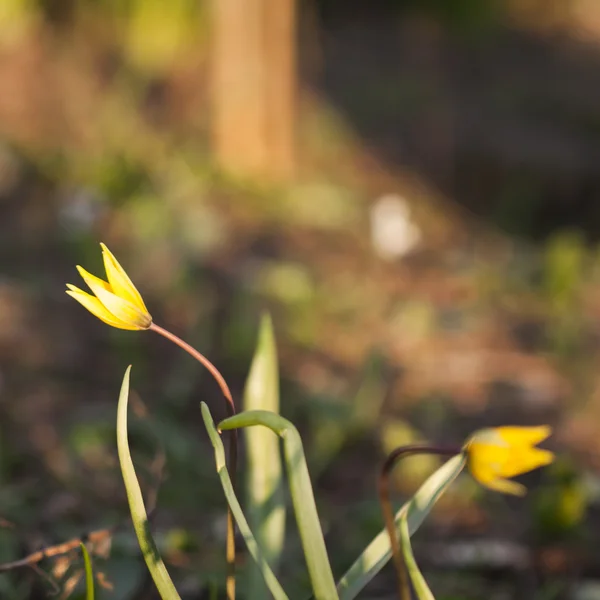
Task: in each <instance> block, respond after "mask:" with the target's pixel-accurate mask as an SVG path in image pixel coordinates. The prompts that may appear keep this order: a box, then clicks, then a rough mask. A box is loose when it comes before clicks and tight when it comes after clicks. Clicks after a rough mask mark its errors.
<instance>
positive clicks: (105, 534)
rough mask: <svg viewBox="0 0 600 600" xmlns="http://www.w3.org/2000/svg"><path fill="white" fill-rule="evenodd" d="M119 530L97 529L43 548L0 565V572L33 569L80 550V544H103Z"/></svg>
mask: <svg viewBox="0 0 600 600" xmlns="http://www.w3.org/2000/svg"><path fill="white" fill-rule="evenodd" d="M118 528H119V526H113V527H109V528H104V529H95V530H94V531H90V532H88V533H86V534H85V535H83V536H81V537H76V538H72V539H70V540H67V541H66V542H61V543H60V544H54V545H52V546H46V547H45V548H42V549H41V550H38V551H36V552H32V553H31V554H29V555H28V556H25V557H24V558H20V559H19V560H13V561H11V562H6V563H2V564H0V571H10V570H12V569H19V568H21V567H32V566H34V565H37V564H38V563H39V562H41V561H42V560H44V559H45V558H56V557H58V556H62V555H63V554H68V553H69V552H71V551H72V550H75V549H77V548H79V546H80V544H84V543H86V542H88V543H91V544H98V543H101V542H103V541H104V540H106V539H107V538H109V537H110V536H112V534H113V533H114V532H115V531H116V530H117V529H118Z"/></svg>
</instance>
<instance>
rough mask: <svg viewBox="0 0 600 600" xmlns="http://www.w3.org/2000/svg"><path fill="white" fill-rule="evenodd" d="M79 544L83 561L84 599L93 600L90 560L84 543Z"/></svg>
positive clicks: (92, 577)
mask: <svg viewBox="0 0 600 600" xmlns="http://www.w3.org/2000/svg"><path fill="white" fill-rule="evenodd" d="M79 545H80V546H81V553H82V554H83V563H84V565H85V600H94V573H93V571H92V561H91V560H90V555H89V553H88V551H87V548H86V547H85V544H79Z"/></svg>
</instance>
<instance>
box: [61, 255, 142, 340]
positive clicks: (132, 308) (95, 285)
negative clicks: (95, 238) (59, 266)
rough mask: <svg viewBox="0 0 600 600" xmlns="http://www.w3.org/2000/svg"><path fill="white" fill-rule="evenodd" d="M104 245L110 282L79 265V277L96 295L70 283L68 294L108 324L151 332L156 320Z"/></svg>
mask: <svg viewBox="0 0 600 600" xmlns="http://www.w3.org/2000/svg"><path fill="white" fill-rule="evenodd" d="M100 246H101V247H102V258H103V259H104V268H105V270H106V277H107V279H108V281H104V280H102V279H100V278H99V277H95V276H94V275H92V274H91V273H88V272H87V271H86V270H85V269H83V268H82V267H80V266H79V265H78V266H77V270H78V271H79V274H80V275H81V276H82V277H83V280H84V281H85V282H86V283H87V285H88V286H89V288H90V289H91V290H92V292H93V293H94V295H91V294H88V293H87V292H84V291H83V290H80V289H79V288H78V287H75V286H74V285H71V284H70V283H68V284H67V288H68V290H67V294H69V296H71V297H72V298H75V300H77V302H79V303H80V304H82V305H83V306H84V307H85V308H87V309H88V310H89V311H90V312H91V313H92V314H93V315H94V316H96V317H98V318H99V319H100V320H101V321H104V322H105V323H107V324H108V325H112V326H113V327H118V328H119V329H130V330H142V329H149V328H150V326H151V325H152V317H151V316H150V313H149V312H148V309H147V308H146V305H145V304H144V301H143V300H142V296H141V295H140V293H139V292H138V291H137V289H136V287H135V286H134V285H133V283H132V281H131V279H129V277H128V275H127V273H126V272H125V270H124V269H123V267H122V266H121V265H120V264H119V262H118V261H117V259H116V258H115V257H114V256H113V254H112V252H111V251H110V250H109V249H108V248H107V247H106V246H105V245H104V244H100Z"/></svg>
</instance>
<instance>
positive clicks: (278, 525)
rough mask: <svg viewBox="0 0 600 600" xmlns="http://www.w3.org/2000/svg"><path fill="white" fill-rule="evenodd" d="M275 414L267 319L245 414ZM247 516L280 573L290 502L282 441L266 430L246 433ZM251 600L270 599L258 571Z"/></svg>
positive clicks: (276, 381) (273, 351) (272, 344)
mask: <svg viewBox="0 0 600 600" xmlns="http://www.w3.org/2000/svg"><path fill="white" fill-rule="evenodd" d="M259 409H263V410H270V411H272V412H274V413H279V373H278V368H277V348H276V346H275V336H274V335H273V323H272V321H271V319H270V317H269V316H268V315H264V316H263V318H262V320H261V324H260V331H259V336H258V344H257V347H256V351H255V353H254V358H253V360H252V365H251V367H250V374H249V375H248V380H247V382H246V389H245V391H244V410H259ZM246 456H247V460H248V469H247V476H246V481H247V506H248V509H247V513H248V520H249V522H250V527H251V528H252V530H253V531H254V533H255V536H256V540H257V542H258V545H259V546H260V548H261V549H262V551H263V552H264V554H265V557H266V559H267V560H268V561H269V563H270V564H271V565H272V566H273V568H274V569H277V564H278V562H279V560H280V558H281V554H282V550H283V540H284V535H285V500H284V496H283V487H282V484H283V477H282V468H281V454H280V451H279V440H278V439H277V437H276V436H275V435H273V433H272V432H271V431H268V430H267V429H264V428H262V427H255V428H251V429H249V430H248V431H247V432H246ZM248 597H249V598H264V597H266V590H265V583H264V578H263V577H262V574H261V573H260V570H259V569H252V570H251V572H250V581H249V583H248Z"/></svg>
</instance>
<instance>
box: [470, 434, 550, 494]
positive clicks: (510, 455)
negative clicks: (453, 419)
mask: <svg viewBox="0 0 600 600" xmlns="http://www.w3.org/2000/svg"><path fill="white" fill-rule="evenodd" d="M551 433H552V430H551V428H550V427H548V426H547V425H541V426H539V427H496V428H494V429H482V430H481V431H478V432H477V433H475V434H474V435H473V436H472V437H471V438H470V439H469V440H468V441H467V443H466V444H465V445H464V447H463V451H464V452H465V453H466V455H467V464H468V467H469V470H470V471H471V474H472V475H473V477H474V478H475V479H476V480H477V481H478V482H479V483H481V484H482V485H484V486H486V487H488V488H490V489H492V490H496V491H498V492H504V493H505V494H516V495H519V496H522V495H523V494H525V492H526V489H525V486H523V485H521V484H520V483H516V482H515V481H508V479H509V478H511V477H515V476H517V475H520V474H521V473H527V472H528V471H532V470H533V469H537V468H538V467H542V466H544V465H547V464H549V463H551V462H552V461H553V460H554V454H553V453H552V452H549V451H548V450H542V449H540V448H536V447H535V446H536V444H539V443H540V442H542V441H543V440H545V439H546V438H547V437H548V436H549V435H550V434H551Z"/></svg>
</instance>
